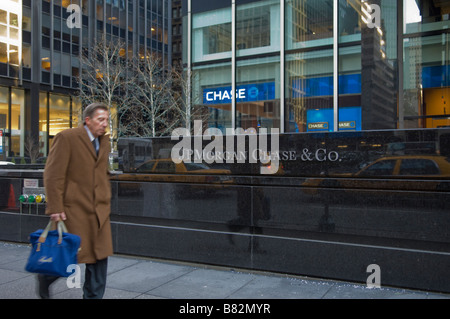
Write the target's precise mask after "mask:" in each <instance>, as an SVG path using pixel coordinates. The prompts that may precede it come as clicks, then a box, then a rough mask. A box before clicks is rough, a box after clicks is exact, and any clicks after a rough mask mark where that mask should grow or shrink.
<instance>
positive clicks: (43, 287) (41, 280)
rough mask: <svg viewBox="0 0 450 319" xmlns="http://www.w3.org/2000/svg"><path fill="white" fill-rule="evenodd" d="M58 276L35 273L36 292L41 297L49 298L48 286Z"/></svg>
mask: <svg viewBox="0 0 450 319" xmlns="http://www.w3.org/2000/svg"><path fill="white" fill-rule="evenodd" d="M58 278H59V277H56V276H49V275H42V274H38V275H37V281H38V285H37V286H38V287H37V294H38V296H39V297H40V298H42V299H50V292H49V287H50V285H51V284H52V283H53V282H54V281H55V280H56V279H58Z"/></svg>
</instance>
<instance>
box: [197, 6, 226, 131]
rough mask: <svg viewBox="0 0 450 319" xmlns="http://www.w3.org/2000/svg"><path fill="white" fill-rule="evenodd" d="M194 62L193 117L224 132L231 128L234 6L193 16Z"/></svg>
mask: <svg viewBox="0 0 450 319" xmlns="http://www.w3.org/2000/svg"><path fill="white" fill-rule="evenodd" d="M215 60H219V62H215V63H211V62H210V61H215ZM192 63H193V67H192V79H191V81H192V105H194V110H193V113H197V114H193V116H192V117H193V118H200V119H202V120H204V121H206V122H207V123H203V124H204V125H205V126H207V127H216V128H218V129H221V130H222V131H223V132H224V133H225V131H226V129H227V128H231V126H232V110H231V109H232V108H231V86H232V83H231V7H226V8H223V9H217V10H213V11H208V12H203V13H198V14H195V15H193V17H192ZM205 109H206V110H205ZM196 115H199V116H196Z"/></svg>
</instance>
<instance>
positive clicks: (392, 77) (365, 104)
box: [339, 0, 398, 130]
mask: <svg viewBox="0 0 450 319" xmlns="http://www.w3.org/2000/svg"><path fill="white" fill-rule="evenodd" d="M378 3H379V4H378V7H373V8H371V9H372V11H371V13H372V14H373V15H374V16H373V17H372V16H370V17H367V16H366V15H367V14H366V13H365V12H369V11H370V9H369V8H368V7H367V5H366V3H365V2H362V3H361V4H360V5H359V6H356V5H355V4H354V3H353V2H348V1H346V0H340V5H339V43H340V44H346V45H345V46H340V48H339V129H340V130H361V129H363V130H371V129H395V128H396V127H397V82H398V76H397V74H398V73H397V5H396V3H395V1H389V0H381V1H379V2H378ZM378 8H379V9H378ZM375 10H377V11H375ZM361 12H363V15H361ZM375 13H377V14H378V13H379V18H378V17H377V16H376V15H375ZM377 19H378V20H379V21H377ZM361 92H364V94H361Z"/></svg>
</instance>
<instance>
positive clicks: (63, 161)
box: [44, 125, 113, 263]
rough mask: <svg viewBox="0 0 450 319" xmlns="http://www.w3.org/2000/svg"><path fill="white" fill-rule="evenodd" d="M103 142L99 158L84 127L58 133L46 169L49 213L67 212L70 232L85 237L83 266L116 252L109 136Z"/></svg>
mask: <svg viewBox="0 0 450 319" xmlns="http://www.w3.org/2000/svg"><path fill="white" fill-rule="evenodd" d="M99 142H100V143H99V144H100V149H99V154H98V156H97V155H96V152H95V149H94V147H93V145H92V143H91V141H90V139H89V135H88V133H87V132H86V129H85V128H84V126H83V125H81V126H79V127H77V128H72V129H68V130H65V131H62V132H60V133H58V134H57V135H56V136H55V137H54V139H53V144H52V147H51V149H50V152H49V154H48V159H47V163H46V165H45V170H44V187H45V193H46V201H47V206H46V214H47V215H50V214H54V213H61V212H65V213H66V217H67V219H66V220H65V221H64V223H65V224H66V226H67V229H68V231H69V232H70V233H73V234H76V235H78V236H80V237H81V249H80V251H79V253H78V262H79V263H95V262H96V261H97V260H101V259H104V258H106V257H108V256H110V255H112V253H113V246H112V237H111V224H110V209H111V186H110V179H109V171H108V157H109V153H110V145H109V136H108V135H104V136H101V137H100V138H99Z"/></svg>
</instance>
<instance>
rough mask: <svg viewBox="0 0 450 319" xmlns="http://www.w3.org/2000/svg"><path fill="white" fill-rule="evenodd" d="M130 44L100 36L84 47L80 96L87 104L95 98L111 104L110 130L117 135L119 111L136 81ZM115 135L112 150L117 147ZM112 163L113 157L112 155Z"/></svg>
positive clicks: (109, 105) (95, 100)
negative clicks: (115, 131)
mask: <svg viewBox="0 0 450 319" xmlns="http://www.w3.org/2000/svg"><path fill="white" fill-rule="evenodd" d="M125 48H126V45H125V43H123V42H121V41H110V40H108V39H106V38H105V37H103V38H101V39H100V40H98V41H97V42H96V43H95V45H94V46H92V47H91V48H90V50H89V51H84V52H83V54H82V56H81V59H80V62H81V66H82V72H81V75H80V91H79V92H80V93H79V95H80V98H81V101H82V103H83V104H84V105H85V106H86V105H88V104H90V103H92V102H103V103H105V104H106V105H108V107H109V108H110V112H109V113H110V117H109V131H110V133H111V135H112V136H114V135H115V134H114V125H113V123H114V121H116V120H117V119H116V118H115V116H114V115H115V114H117V112H118V111H119V110H120V109H121V108H122V106H123V105H125V104H127V103H128V96H129V95H127V94H126V91H127V87H128V86H129V84H130V83H132V82H133V75H132V73H130V72H129V71H128V70H129V63H130V62H129V60H128V59H127V58H126V49H125ZM114 149H115V147H114V141H113V138H111V150H114ZM110 162H111V164H112V158H111V157H110Z"/></svg>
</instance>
